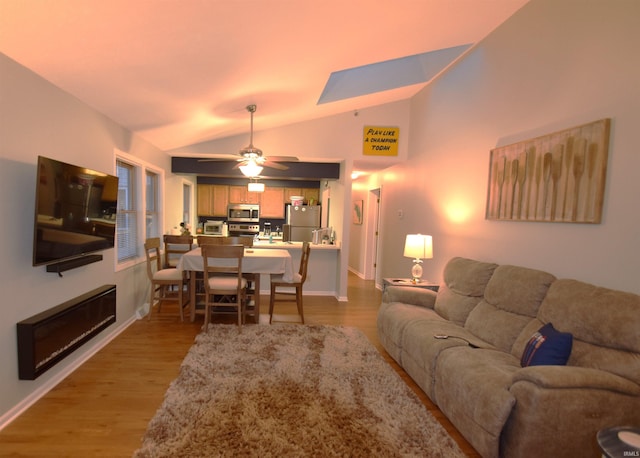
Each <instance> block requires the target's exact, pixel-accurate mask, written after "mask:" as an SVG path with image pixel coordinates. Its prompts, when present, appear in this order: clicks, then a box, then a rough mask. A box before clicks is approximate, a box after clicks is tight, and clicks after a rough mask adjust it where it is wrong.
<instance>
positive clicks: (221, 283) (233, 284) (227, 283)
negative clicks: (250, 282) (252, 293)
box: [209, 276, 247, 292]
mask: <svg viewBox="0 0 640 458" xmlns="http://www.w3.org/2000/svg"><path fill="white" fill-rule="evenodd" d="M237 286H238V278H237V277H216V276H213V277H209V288H211V289H215V290H218V291H232V292H235V291H236V288H237ZM241 286H242V288H246V287H247V280H246V279H245V278H242V281H241Z"/></svg>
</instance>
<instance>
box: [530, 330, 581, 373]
mask: <svg viewBox="0 0 640 458" xmlns="http://www.w3.org/2000/svg"><path fill="white" fill-rule="evenodd" d="M572 344H573V336H572V335H571V334H570V333H568V332H559V331H557V330H556V329H555V328H554V327H553V325H552V324H551V323H547V324H545V325H544V326H542V327H541V328H540V329H539V330H538V331H536V332H535V333H534V334H533V335H532V336H531V338H530V339H529V343H528V344H527V346H526V347H525V349H524V352H523V353H522V358H521V359H520V365H521V366H522V367H527V366H564V365H565V364H567V361H568V360H569V356H570V355H571V346H572Z"/></svg>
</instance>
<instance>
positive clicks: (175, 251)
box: [164, 235, 193, 269]
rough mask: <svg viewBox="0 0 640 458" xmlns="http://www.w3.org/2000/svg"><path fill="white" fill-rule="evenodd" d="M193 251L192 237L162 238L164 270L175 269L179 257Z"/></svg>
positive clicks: (168, 236) (167, 236) (170, 236)
mask: <svg viewBox="0 0 640 458" xmlns="http://www.w3.org/2000/svg"><path fill="white" fill-rule="evenodd" d="M191 250H193V235H165V236H164V268H165V269H171V268H175V267H176V266H177V265H178V262H180V257H181V256H182V255H183V254H185V253H187V252H188V251H191Z"/></svg>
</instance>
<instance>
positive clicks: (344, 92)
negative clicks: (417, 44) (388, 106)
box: [318, 44, 471, 105]
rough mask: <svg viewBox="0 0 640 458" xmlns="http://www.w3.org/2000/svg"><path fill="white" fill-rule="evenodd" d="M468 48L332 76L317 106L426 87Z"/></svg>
mask: <svg viewBox="0 0 640 458" xmlns="http://www.w3.org/2000/svg"><path fill="white" fill-rule="evenodd" d="M470 46H471V45H470V44H466V45H461V46H454V47H452V48H447V49H439V50H437V51H431V52H425V53H422V54H416V55H413V56H407V57H400V58H398V59H391V60H387V61H384V62H377V63H375V64H369V65H363V66H361V67H354V68H349V69H347V70H340V71H337V72H333V73H331V75H330V76H329V80H328V81H327V84H326V85H325V87H324V90H323V91H322V94H321V95H320V99H318V105H320V104H323V103H329V102H336V101H338V100H343V99H349V98H351V97H358V96H361V95H366V94H373V93H375V92H382V91H388V90H390V89H396V88H400V87H404V86H410V85H412V84H418V83H426V82H427V81H429V80H431V79H432V78H433V77H434V76H436V75H437V74H438V73H440V71H442V70H443V69H444V68H445V67H447V65H449V64H450V63H451V62H453V61H454V60H455V59H457V58H458V57H459V56H460V55H461V54H462V53H463V52H464V51H466V50H467V49H468V48H469V47H470Z"/></svg>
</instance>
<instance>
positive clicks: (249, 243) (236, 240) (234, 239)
mask: <svg viewBox="0 0 640 458" xmlns="http://www.w3.org/2000/svg"><path fill="white" fill-rule="evenodd" d="M222 240H223V242H222V243H224V244H225V245H243V246H244V247H245V248H251V247H253V237H247V236H229V237H222ZM242 276H243V277H244V278H246V279H247V282H248V283H247V304H246V305H247V306H252V307H253V315H254V320H255V322H256V323H257V322H258V321H259V319H260V317H259V315H260V274H254V273H250V272H243V274H242Z"/></svg>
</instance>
